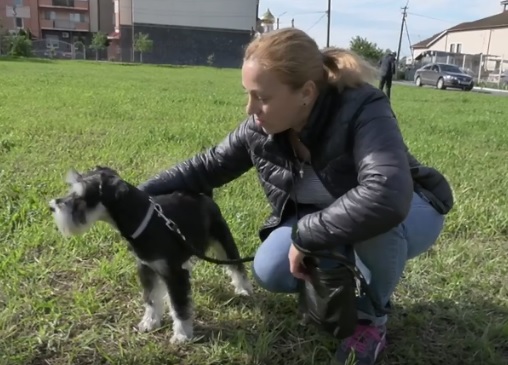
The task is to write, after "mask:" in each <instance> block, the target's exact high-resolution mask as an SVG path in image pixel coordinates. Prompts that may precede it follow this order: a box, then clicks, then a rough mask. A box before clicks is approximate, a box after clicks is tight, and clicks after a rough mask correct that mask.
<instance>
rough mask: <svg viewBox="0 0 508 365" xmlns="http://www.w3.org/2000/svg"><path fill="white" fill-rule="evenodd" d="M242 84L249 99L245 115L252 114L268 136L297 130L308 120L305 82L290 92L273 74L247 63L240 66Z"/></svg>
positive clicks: (307, 94) (308, 105)
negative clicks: (292, 129) (291, 129)
mask: <svg viewBox="0 0 508 365" xmlns="http://www.w3.org/2000/svg"><path fill="white" fill-rule="evenodd" d="M242 83H243V87H244V88H245V90H246V92H247V94H248V97H249V100H248V104H247V114H249V115H253V116H254V117H255V120H256V123H257V124H258V125H259V126H260V127H262V128H263V130H264V131H265V132H266V133H267V134H276V133H280V132H283V131H286V130H288V129H290V128H294V129H299V126H302V125H303V124H304V123H305V121H306V120H307V118H308V116H309V110H310V108H311V105H310V104H311V103H312V102H313V100H312V95H311V94H312V92H311V91H310V90H309V85H308V83H307V84H306V85H305V86H304V87H302V88H301V89H299V90H293V89H291V88H290V87H289V86H288V85H286V84H283V83H281V82H280V81H279V79H278V78H277V77H276V75H275V74H274V73H273V72H271V71H269V70H266V69H264V68H263V67H262V66H261V65H260V64H259V63H258V62H257V61H250V60H249V61H245V63H244V64H243V67H242ZM310 88H311V89H312V86H311V87H310Z"/></svg>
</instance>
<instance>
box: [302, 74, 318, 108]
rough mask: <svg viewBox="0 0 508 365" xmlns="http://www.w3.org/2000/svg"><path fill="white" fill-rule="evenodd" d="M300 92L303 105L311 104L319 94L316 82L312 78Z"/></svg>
mask: <svg viewBox="0 0 508 365" xmlns="http://www.w3.org/2000/svg"><path fill="white" fill-rule="evenodd" d="M300 93H301V97H302V105H310V104H311V103H312V102H313V101H314V100H315V99H316V98H317V95H318V88H317V86H316V83H315V82H314V81H312V80H309V81H307V82H306V83H305V84H303V86H302V88H301V89H300Z"/></svg>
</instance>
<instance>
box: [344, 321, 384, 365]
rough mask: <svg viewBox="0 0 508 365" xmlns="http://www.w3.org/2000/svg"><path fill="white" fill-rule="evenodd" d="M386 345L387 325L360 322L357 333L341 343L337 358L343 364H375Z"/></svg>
mask: <svg viewBox="0 0 508 365" xmlns="http://www.w3.org/2000/svg"><path fill="white" fill-rule="evenodd" d="M385 346H386V327H385V326H380V327H375V326H372V325H370V324H363V323H359V324H358V325H357V327H356V330H355V333H354V334H353V335H352V336H351V337H349V338H346V339H345V340H344V341H343V342H342V343H341V344H340V346H339V348H338V349H337V351H336V352H335V359H336V360H337V361H339V362H340V363H341V364H348V365H349V364H355V365H374V364H375V362H376V359H377V357H378V355H379V353H380V352H381V351H382V350H383V349H384V348H385ZM353 359H354V361H352V360H353Z"/></svg>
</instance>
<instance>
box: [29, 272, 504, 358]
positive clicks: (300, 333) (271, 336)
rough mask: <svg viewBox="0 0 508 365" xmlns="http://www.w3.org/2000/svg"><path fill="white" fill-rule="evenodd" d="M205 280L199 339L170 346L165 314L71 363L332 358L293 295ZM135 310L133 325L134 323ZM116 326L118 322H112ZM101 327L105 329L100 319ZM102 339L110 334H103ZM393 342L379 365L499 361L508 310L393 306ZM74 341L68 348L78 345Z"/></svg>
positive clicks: (472, 304)
mask: <svg viewBox="0 0 508 365" xmlns="http://www.w3.org/2000/svg"><path fill="white" fill-rule="evenodd" d="M203 284H204V285H206V289H205V290H206V292H207V294H208V295H207V298H208V300H209V302H207V304H205V303H200V304H199V305H198V306H197V307H196V310H197V312H198V315H197V319H196V321H195V326H194V329H195V336H196V337H197V338H198V339H197V340H196V341H195V342H194V343H191V344H185V345H181V346H173V345H170V343H169V341H170V337H171V335H172V330H171V321H170V320H168V318H166V319H165V321H164V324H163V327H162V328H161V329H160V330H158V331H155V332H152V333H149V334H142V335H140V334H135V333H134V334H132V335H131V336H127V335H126V336H122V335H115V336H112V338H111V340H110V341H104V340H101V342H100V343H97V344H96V345H95V349H93V351H92V349H88V350H78V353H76V356H75V357H73V359H72V362H73V363H75V364H103V363H108V364H134V363H143V364H160V363H167V364H176V363H178V364H202V365H212V364H221V363H228V364H256V365H264V364H293V365H311V364H329V360H330V356H331V354H333V352H334V350H335V346H336V344H337V342H336V341H335V340H334V339H332V338H330V337H329V336H327V335H326V334H324V333H320V332H319V331H318V330H317V329H316V328H314V327H313V326H307V327H302V326H300V325H299V324H298V321H299V317H298V315H297V304H296V298H295V296H291V295H280V294H272V293H268V292H266V291H260V290H257V291H256V293H255V295H254V296H253V297H237V296H234V295H232V290H231V288H229V287H227V288H225V287H224V286H222V285H219V284H215V283H209V282H207V283H206V284H205V281H203ZM198 290H202V288H200V289H198ZM247 313H248V314H247ZM137 316H138V315H136V317H135V318H134V319H133V318H130V319H129V323H131V322H132V323H134V322H135V321H137V320H138V319H139V318H138V317H137ZM95 319H97V317H95ZM99 322H101V321H99ZM111 325H112V327H113V328H115V327H117V326H119V324H118V323H116V322H115V321H113V322H112V323H111ZM123 326H124V325H123ZM97 330H99V331H107V329H106V328H105V327H104V325H103V324H102V325H99V326H98V327H97V329H96V330H95V331H97ZM116 331H117V329H115V332H116ZM94 333H95V332H94ZM100 337H102V338H103V339H106V338H108V336H107V334H106V333H105V334H103V335H101V336H100ZM388 344H389V346H388V348H387V349H386V350H385V351H384V352H383V353H382V355H381V356H380V359H379V362H378V363H377V365H388V364H390V365H420V364H421V365H430V364H436V365H437V364H445V363H450V364H457V365H458V364H461V365H469V364H471V365H477V364H482V365H500V364H503V363H506V359H507V358H508V310H507V309H506V308H501V307H498V306H496V305H493V304H491V303H488V302H486V301H484V300H481V299H471V301H469V302H467V303H455V302H453V301H451V300H450V301H448V300H444V301H436V302H427V303H420V304H415V305H412V306H405V307H400V306H397V305H395V306H394V309H393V314H392V316H391V318H390V321H389V325H388ZM76 345H77V344H74V345H72V344H68V345H67V346H71V348H72V349H73V350H74V351H76ZM119 348H123V349H125V351H119V350H118V349H119ZM61 351H62V352H64V349H61ZM38 352H39V354H38V356H35V357H34V358H32V361H31V362H28V363H25V364H32V365H36V364H37V365H39V364H43V363H46V362H45V361H48V359H50V360H55V361H56V362H53V363H55V364H56V363H58V364H60V362H58V361H57V360H62V361H63V360H64V359H63V358H58V357H59V356H58V355H56V354H55V353H48V352H47V348H46V346H45V348H44V349H43V348H41V349H39V351H38ZM92 352H93V353H92ZM92 355H93V356H92ZM60 356H62V355H60ZM62 363H63V362H62Z"/></svg>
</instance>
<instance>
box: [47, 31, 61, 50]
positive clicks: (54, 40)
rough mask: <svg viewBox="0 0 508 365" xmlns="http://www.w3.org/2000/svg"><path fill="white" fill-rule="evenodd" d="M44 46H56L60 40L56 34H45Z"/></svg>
mask: <svg viewBox="0 0 508 365" xmlns="http://www.w3.org/2000/svg"><path fill="white" fill-rule="evenodd" d="M45 38H46V48H58V47H59V42H60V40H59V39H58V36H57V35H52V34H48V35H46V37H45Z"/></svg>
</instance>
